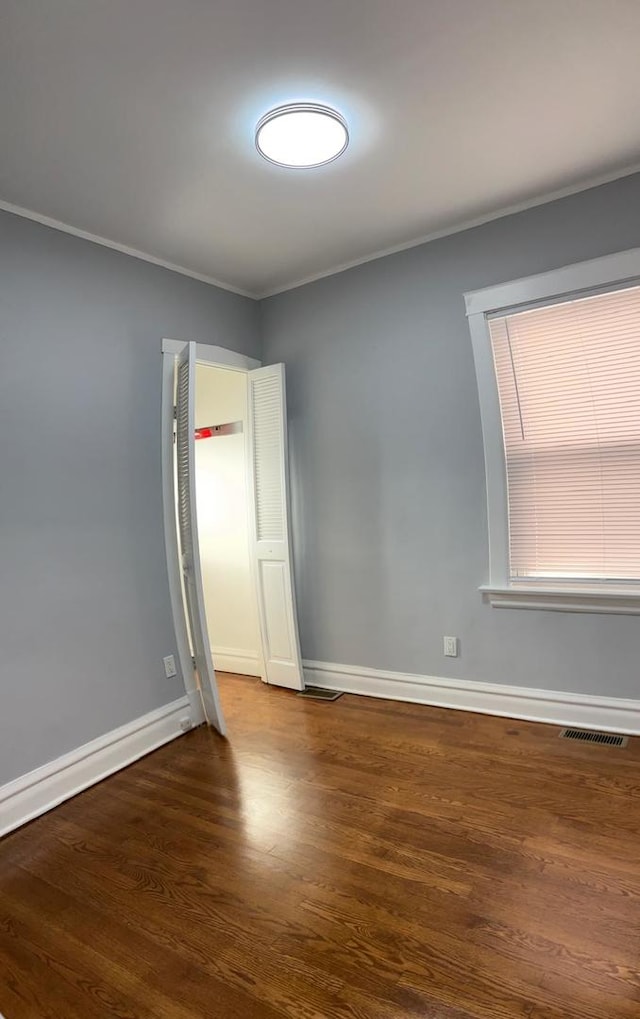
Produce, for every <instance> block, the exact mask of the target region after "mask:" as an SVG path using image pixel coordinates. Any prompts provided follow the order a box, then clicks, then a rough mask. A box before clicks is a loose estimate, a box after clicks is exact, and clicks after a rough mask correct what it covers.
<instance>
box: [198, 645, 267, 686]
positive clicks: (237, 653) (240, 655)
mask: <svg viewBox="0 0 640 1019" xmlns="http://www.w3.org/2000/svg"><path fill="white" fill-rule="evenodd" d="M211 656H212V658H213V667H214V669H215V670H216V672H237V673H238V675H240V676H259V677H260V678H262V673H263V669H262V665H261V661H260V655H259V654H258V653H257V651H246V650H243V649H242V648H231V647H212V648H211Z"/></svg>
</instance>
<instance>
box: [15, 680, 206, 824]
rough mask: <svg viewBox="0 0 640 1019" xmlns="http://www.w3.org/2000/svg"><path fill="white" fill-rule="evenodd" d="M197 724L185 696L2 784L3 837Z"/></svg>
mask: <svg viewBox="0 0 640 1019" xmlns="http://www.w3.org/2000/svg"><path fill="white" fill-rule="evenodd" d="M198 721H199V719H193V717H192V716H191V714H190V703H189V698H188V697H181V698H180V699H179V700H176V701H173V702H172V703H171V704H165V705H164V706H163V707H161V708H156V710H155V711H150V712H149V713H148V714H146V715H142V717H141V718H136V719H134V720H133V721H132V722H127V724H126V725H121V726H120V727H119V728H118V729H113V730H112V731H111V732H108V733H106V734H105V735H104V736H99V737H98V739H94V740H91V742H90V743H85V744H84V746H81V747H78V748H77V749H76V750H72V751H71V752H70V753H68V754H64V755H63V756H62V757H58V758H57V759H56V760H55V761H50V762H49V764H44V765H43V766H42V767H40V768H36V769H35V771H30V772H29V773H28V774H27V775H22V776H21V777H20V778H16V779H14V780H13V781H12V782H8V783H6V785H3V786H0V836H2V835H6V834H7V833H8V832H10V831H13V829H14V828H18V827H19V826H20V825H22V824H26V822H27V821H31V820H32V819H33V818H34V817H38V816H39V815H40V814H44V813H45V812H46V811H47V810H51V808H52V807H55V806H57V805H58V804H59V803H62V802H63V801H64V800H68V799H70V798H71V797H72V796H75V795H76V793H79V792H81V791H82V790H83V789H86V788H87V787H88V786H91V785H95V783H96V782H100V781H102V779H103V778H106V777H107V775H112V774H113V773H114V772H115V771H119V770H120V769H121V768H125V767H126V766H127V765H128V764H131V763H132V762H133V761H137V760H138V758H140V757H143V756H144V755H145V754H148V753H150V752H151V751H152V750H156V749H157V748H158V747H161V746H162V745H163V744H164V743H168V742H169V741H170V740H172V739H175V738H176V736H181V735H182V733H183V732H184V731H186V728H185V729H183V727H182V726H183V724H184V725H185V727H189V728H190V727H192V726H193V725H194V724H197V722H198ZM187 723H189V725H188V726H187Z"/></svg>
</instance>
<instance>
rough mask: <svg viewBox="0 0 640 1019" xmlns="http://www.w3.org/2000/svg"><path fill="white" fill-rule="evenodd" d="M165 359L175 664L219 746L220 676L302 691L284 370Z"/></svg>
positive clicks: (200, 357) (219, 354) (177, 346)
mask: <svg viewBox="0 0 640 1019" xmlns="http://www.w3.org/2000/svg"><path fill="white" fill-rule="evenodd" d="M162 354H163V388H162V421H163V428H162V467H163V499H164V524H165V543H166V550H167V567H168V572H169V587H170V594H171V603H172V609H173V618H174V627H175V634H176V643H177V646H178V656H179V659H180V664H181V668H182V674H183V677H184V680H185V688H186V690H187V694H188V696H189V698H190V700H191V703H192V707H193V710H194V715H195V716H196V717H200V718H201V717H202V714H203V711H204V716H205V718H206V720H207V721H208V722H209V724H210V725H212V726H213V727H214V728H216V729H218V731H219V732H221V733H222V734H224V733H225V724H224V717H223V713H222V708H221V705H220V699H219V696H218V688H217V683H216V677H215V667H216V664H217V667H218V668H219V669H221V670H223V669H224V670H225V671H227V670H228V671H232V670H231V666H232V665H234V666H235V667H234V669H233V671H243V672H248V674H253V675H259V676H260V677H261V678H262V679H263V680H264V682H267V683H271V684H274V685H277V686H285V687H288V688H290V689H293V690H302V689H304V678H303V672H302V662H301V657H300V642H299V638H298V623H297V613H296V602H295V589H294V582H293V569H292V556H291V541H290V528H289V472H288V454H287V415H286V398H285V372H284V365H281V364H279V365H269V366H266V367H260V366H259V362H256V361H255V360H252V359H251V358H247V357H245V356H243V355H240V354H236V353H234V352H233V351H228V350H225V349H223V348H221V347H209V346H205V345H201V344H197V345H196V344H195V343H183V342H180V341H175V340H163V342H162ZM242 476H243V477H244V484H243V483H242ZM221 640H231V641H235V643H230V644H227V643H219V641H221ZM240 664H242V670H240V668H239V666H240Z"/></svg>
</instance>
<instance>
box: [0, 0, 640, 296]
mask: <svg viewBox="0 0 640 1019" xmlns="http://www.w3.org/2000/svg"><path fill="white" fill-rule="evenodd" d="M639 48H640V0H316V2H314V3H312V2H310V0H108V2H105V0H2V2H1V4H0V138H1V148H0V200H2V201H3V203H5V207H6V203H10V204H12V205H16V206H20V207H23V208H25V209H28V210H31V211H33V212H35V213H38V214H40V215H41V216H44V217H51V218H52V219H55V220H58V221H60V222H62V223H64V224H67V225H69V226H71V227H74V228H76V229H77V230H81V231H87V232H89V233H91V234H94V235H97V236H99V237H101V238H106V239H108V240H111V241H113V242H116V243H117V244H119V245H124V246H127V247H130V248H133V249H136V250H137V251H139V252H144V253H146V254H147V255H149V256H152V257H153V258H154V259H157V260H161V261H163V262H166V263H171V264H172V265H174V266H177V267H181V268H182V269H184V270H187V271H189V272H190V273H192V274H195V275H202V276H205V277H207V278H211V279H212V280H216V281H220V282H221V283H223V284H224V285H227V286H229V287H230V288H231V289H239V290H240V291H244V292H247V293H249V294H251V295H252V296H261V295H264V294H266V293H272V292H274V291H277V290H279V289H284V288H286V287H289V286H292V285H295V284H296V283H298V282H300V281H303V280H306V279H309V278H314V277H316V276H320V275H324V274H327V273H329V272H333V271H336V270H337V269H339V268H341V267H344V266H345V265H347V264H350V263H354V262H358V261H364V260H366V259H367V258H370V257H372V256H375V255H376V254H378V253H380V252H382V251H385V250H388V249H390V248H391V249H392V248H394V247H401V246H406V245H408V244H409V243H411V242H413V241H417V240H419V239H421V238H425V237H427V236H429V235H432V234H434V233H445V232H448V231H450V230H454V229H456V228H457V227H459V226H460V225H462V224H466V223H469V222H471V221H475V220H478V219H484V218H491V217H492V216H494V215H498V214H500V213H501V212H504V211H505V210H506V209H509V208H512V207H514V206H522V205H526V204H534V203H535V202H537V201H541V200H544V199H545V198H547V197H549V196H550V195H552V194H555V193H557V192H558V191H563V190H565V189H569V190H578V189H580V188H582V187H586V186H588V185H589V184H592V183H594V182H599V181H600V180H603V179H611V178H613V177H616V176H622V175H624V174H625V173H626V172H630V171H631V170H632V169H638V168H639V166H640V60H639V59H638V53H639ZM294 100H316V101H319V102H323V103H327V104H330V105H334V106H335V107H336V108H337V109H339V110H340V111H341V112H342V113H343V115H344V116H345V117H346V118H347V120H348V122H349V125H350V130H351V144H350V146H349V149H348V150H347V152H346V154H345V155H344V156H343V157H341V158H340V159H339V160H337V161H336V162H334V163H331V164H329V165H327V166H324V167H320V168H317V169H313V170H298V171H295V170H286V169H282V168H278V167H275V166H272V165H270V164H269V163H267V162H265V161H264V160H263V159H261V158H260V156H259V155H258V154H257V152H256V151H255V148H254V144H253V129H254V125H255V122H256V121H257V120H258V119H259V117H260V115H261V114H263V113H264V112H265V111H266V110H267V109H269V108H271V107H272V106H275V105H278V104H280V103H283V102H287V101H294Z"/></svg>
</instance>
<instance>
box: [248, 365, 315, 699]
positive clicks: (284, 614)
mask: <svg viewBox="0 0 640 1019" xmlns="http://www.w3.org/2000/svg"><path fill="white" fill-rule="evenodd" d="M248 380H249V401H248V402H249V474H250V489H251V497H252V498H251V501H252V504H253V513H252V514H251V517H252V525H251V526H252V531H253V534H252V542H251V544H252V549H253V555H254V566H255V577H256V585H257V594H258V608H259V615H260V628H261V632H262V644H263V655H264V661H265V670H266V678H267V682H268V683H273V684H275V685H276V686H286V687H289V688H290V689H292V690H302V689H303V688H304V679H303V673H302V662H301V659H300V643H299V640H298V620H297V615H296V601H295V589H294V582H293V570H292V560H291V542H290V534H289V470H288V459H287V412H286V402H285V382H284V365H282V364H276V365H270V366H269V367H267V368H258V369H256V370H255V371H252V372H249V373H248Z"/></svg>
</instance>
